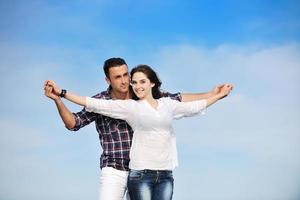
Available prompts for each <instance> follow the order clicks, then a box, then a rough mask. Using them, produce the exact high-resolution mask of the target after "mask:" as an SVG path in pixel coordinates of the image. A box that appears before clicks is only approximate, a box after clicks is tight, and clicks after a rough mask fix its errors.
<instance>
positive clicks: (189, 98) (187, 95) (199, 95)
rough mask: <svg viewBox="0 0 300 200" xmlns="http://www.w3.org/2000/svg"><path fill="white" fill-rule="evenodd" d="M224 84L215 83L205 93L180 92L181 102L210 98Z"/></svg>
mask: <svg viewBox="0 0 300 200" xmlns="http://www.w3.org/2000/svg"><path fill="white" fill-rule="evenodd" d="M225 85H226V84H220V85H217V86H216V87H214V88H213V89H212V90H211V91H209V92H205V93H182V94H181V98H182V102H189V101H196V100H201V99H207V98H210V97H212V96H214V95H216V94H218V93H219V92H220V90H221V89H222V88H223V87H224V86H225Z"/></svg>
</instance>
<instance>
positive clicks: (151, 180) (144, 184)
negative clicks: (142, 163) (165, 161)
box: [127, 169, 174, 200]
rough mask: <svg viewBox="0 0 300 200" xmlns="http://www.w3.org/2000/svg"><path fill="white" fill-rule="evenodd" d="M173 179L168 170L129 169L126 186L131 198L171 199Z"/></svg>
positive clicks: (137, 199) (134, 199)
mask: <svg viewBox="0 0 300 200" xmlns="http://www.w3.org/2000/svg"><path fill="white" fill-rule="evenodd" d="M173 186H174V179H173V174H172V171H169V170H148V169H145V170H130V172H129V175H128V181H127V187H128V192H129V196H130V199H131V200H171V199H172V195H173Z"/></svg>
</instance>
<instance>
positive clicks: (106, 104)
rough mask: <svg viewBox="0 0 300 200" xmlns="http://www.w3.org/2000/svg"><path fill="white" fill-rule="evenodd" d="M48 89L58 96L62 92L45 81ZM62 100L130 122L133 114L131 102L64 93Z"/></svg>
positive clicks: (52, 82)
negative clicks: (50, 88)
mask: <svg viewBox="0 0 300 200" xmlns="http://www.w3.org/2000/svg"><path fill="white" fill-rule="evenodd" d="M46 84H47V85H48V87H53V90H54V93H55V94H57V95H60V94H61V92H62V90H61V89H60V88H59V87H58V86H57V85H56V84H55V82H54V81H47V82H46ZM64 98H65V99H67V100H69V101H71V102H73V103H75V104H78V105H81V106H85V109H86V111H88V112H94V113H99V114H102V115H105V116H108V117H112V118H116V119H123V120H126V121H131V118H133V116H134V115H133V113H134V106H135V104H134V102H135V101H133V100H103V99H95V98H90V97H84V96H79V95H76V94H74V93H71V92H69V91H68V92H65V93H64Z"/></svg>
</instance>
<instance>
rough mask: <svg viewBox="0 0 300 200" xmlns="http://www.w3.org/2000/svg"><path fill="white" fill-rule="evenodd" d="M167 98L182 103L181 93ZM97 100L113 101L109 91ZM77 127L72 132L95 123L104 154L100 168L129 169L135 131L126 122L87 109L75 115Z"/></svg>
mask: <svg viewBox="0 0 300 200" xmlns="http://www.w3.org/2000/svg"><path fill="white" fill-rule="evenodd" d="M164 96H165V97H170V98H172V99H175V100H178V101H181V95H180V93H176V94H170V93H167V92H166V93H164ZM93 98H96V99H112V97H111V92H110V90H109V89H108V90H107V91H103V92H101V93H99V94H96V95H95V96H93ZM73 115H74V116H75V120H76V125H75V127H74V128H73V129H70V130H72V131H77V130H79V129H80V128H82V127H84V126H86V125H88V124H90V123H91V122H94V121H95V125H96V129H97V132H98V134H99V139H100V144H101V146H102V149H103V152H102V155H101V157H100V167H101V169H102V168H103V167H113V168H115V169H118V170H123V171H124V170H126V171H127V170H128V169H129V167H128V166H129V151H130V146H131V140H132V135H133V130H132V129H131V127H130V126H129V125H128V124H127V123H126V121H124V120H120V119H114V118H110V117H107V116H104V115H101V114H97V113H93V112H87V111H86V110H85V109H83V110H81V111H80V112H77V113H73Z"/></svg>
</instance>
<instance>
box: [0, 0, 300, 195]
mask: <svg viewBox="0 0 300 200" xmlns="http://www.w3.org/2000/svg"><path fill="white" fill-rule="evenodd" d="M0 43H1V45H0V76H1V78H0V84H1V87H0V89H1V93H2V101H1V102H2V103H1V107H0V108H1V111H2V112H1V114H0V127H1V134H0V142H1V143H0V158H1V164H0V177H1V180H0V199H7V200H16V199H21V198H22V199H24V200H35V199H45V200H48V199H60V200H67V199H73V200H77V199H78V200H81V199H97V196H98V187H99V175H100V170H99V155H100V153H101V148H100V145H99V140H98V135H97V134H96V131H95V127H94V125H90V126H88V127H85V128H84V129H82V130H80V131H79V132H76V133H72V132H69V131H67V130H66V129H65V128H64V126H63V124H62V122H61V120H60V119H59V117H58V114H57V111H56V109H55V105H54V103H53V102H51V101H50V100H48V99H47V98H46V97H44V95H43V82H44V80H46V79H49V78H50V79H54V80H56V81H57V83H58V84H59V85H61V87H64V88H66V89H68V90H72V91H74V92H76V93H79V94H82V95H89V96H91V95H93V94H95V93H97V92H99V91H102V90H105V89H106V87H107V85H106V83H105V81H104V75H103V72H102V64H103V61H104V60H105V59H107V58H109V57H116V56H118V57H123V58H125V59H126V61H127V63H128V65H129V67H130V68H131V67H133V66H135V65H137V64H140V63H145V64H149V65H150V66H152V67H153V68H155V69H156V70H157V72H158V73H159V75H160V78H161V79H162V81H163V85H162V86H163V89H165V90H167V91H170V92H177V91H182V92H203V91H209V90H210V89H212V88H213V86H215V85H216V84H219V83H223V82H232V83H233V84H234V85H235V89H234V91H233V93H232V94H231V95H230V96H229V97H228V98H227V99H224V100H222V101H220V102H219V103H217V104H216V105H214V106H212V107H210V108H209V109H208V111H207V113H206V115H204V116H201V117H194V118H189V119H183V120H180V121H176V122H174V127H175V130H176V134H177V142H178V151H179V163H180V165H179V167H178V168H177V169H176V170H175V191H174V199H175V200H179V199H187V200H189V199H191V200H194V199H207V200H261V199H264V200H297V199H299V197H300V192H299V187H300V160H299V157H300V125H299V124H300V123H299V121H300V120H299V119H300V112H299V111H300V110H299V100H300V95H299V90H300V84H299V83H300V81H299V75H300V2H299V1H298V0H286V1H267V0H262V1H256V0H252V1H247V0H241V1H234V0H228V1H223V0H219V1H213V0H211V1H178V0H174V1H169V0H166V1H157V0H152V1H131V0H123V1H118V2H113V1H107V0H99V1H88V2H87V1H82V0H74V1H33V0H29V1H8V2H5V1H0ZM66 103H67V102H66ZM67 105H68V107H69V108H70V109H71V110H72V111H79V110H80V109H81V108H80V107H78V106H75V105H72V104H70V103H67Z"/></svg>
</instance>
